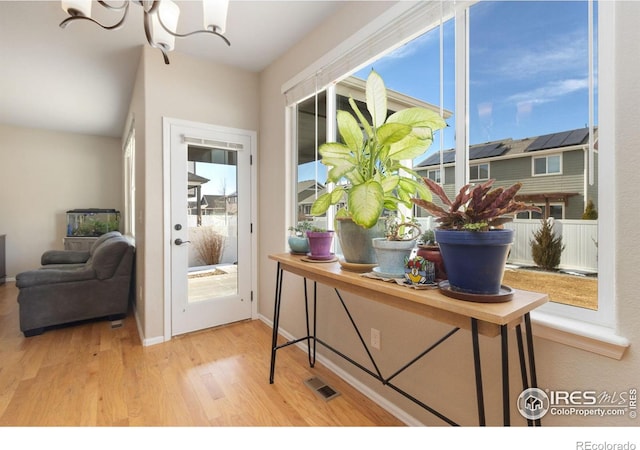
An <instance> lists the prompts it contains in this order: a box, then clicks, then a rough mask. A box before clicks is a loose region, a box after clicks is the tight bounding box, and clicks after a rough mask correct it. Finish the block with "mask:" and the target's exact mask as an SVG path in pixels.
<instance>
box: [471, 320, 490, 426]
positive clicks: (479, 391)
mask: <svg viewBox="0 0 640 450" xmlns="http://www.w3.org/2000/svg"><path fill="white" fill-rule="evenodd" d="M471 339H472V341H473V363H474V368H475V374H476V397H477V399H478V423H479V424H480V426H481V427H484V426H485V425H486V424H487V423H486V418H485V415H484V390H483V388H482V367H481V364H480V343H479V340H478V319H474V318H472V319H471Z"/></svg>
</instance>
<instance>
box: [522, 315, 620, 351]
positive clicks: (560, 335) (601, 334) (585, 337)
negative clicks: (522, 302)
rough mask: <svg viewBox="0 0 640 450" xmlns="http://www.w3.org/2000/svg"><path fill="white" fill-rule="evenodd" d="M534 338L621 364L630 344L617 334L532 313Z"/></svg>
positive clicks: (605, 329) (601, 327)
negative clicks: (605, 357)
mask: <svg viewBox="0 0 640 450" xmlns="http://www.w3.org/2000/svg"><path fill="white" fill-rule="evenodd" d="M531 322H532V324H533V335H534V336H537V337H540V338H542V339H547V340H550V341H553V342H558V343H561V344H565V345H569V346H571V347H575V348H579V349H581V350H586V351H588V352H592V353H596V354H599V355H603V356H607V357H609V358H613V359H617V360H621V359H622V357H623V356H624V352H625V351H626V349H627V348H628V347H629V345H630V343H629V340H628V339H627V338H624V337H622V336H618V335H617V334H616V333H615V330H613V329H611V328H607V327H603V326H600V325H594V324H590V323H586V322H581V321H579V320H574V319H567V318H564V317H558V316H555V315H551V314H547V313H543V312H539V311H532V312H531Z"/></svg>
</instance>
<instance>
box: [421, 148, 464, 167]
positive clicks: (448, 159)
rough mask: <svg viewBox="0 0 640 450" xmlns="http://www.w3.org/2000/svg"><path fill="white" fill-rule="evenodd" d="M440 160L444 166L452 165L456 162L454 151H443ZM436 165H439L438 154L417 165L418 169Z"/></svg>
mask: <svg viewBox="0 0 640 450" xmlns="http://www.w3.org/2000/svg"><path fill="white" fill-rule="evenodd" d="M442 158H443V161H444V164H449V163H452V162H454V161H455V160H456V153H455V151H454V150H445V152H444V154H443V155H442ZM437 164H440V153H439V152H437V153H434V154H433V155H431V156H429V157H428V158H427V159H425V160H424V161H422V162H421V163H420V164H418V167H426V166H435V165H437Z"/></svg>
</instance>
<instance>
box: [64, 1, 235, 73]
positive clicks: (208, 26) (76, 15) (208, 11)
mask: <svg viewBox="0 0 640 450" xmlns="http://www.w3.org/2000/svg"><path fill="white" fill-rule="evenodd" d="M92 3H93V1H92V0H62V9H63V10H64V11H65V12H66V13H67V14H69V17H67V18H66V19H64V20H63V21H62V22H61V23H60V28H65V27H66V26H67V25H69V24H70V23H71V22H75V21H78V20H88V21H90V22H93V23H95V24H96V25H98V26H100V27H102V28H104V29H105V30H117V29H118V28H120V27H122V24H124V21H125V19H126V18H127V14H128V12H129V5H130V4H131V3H135V4H137V5H140V6H141V7H142V8H143V9H144V33H145V35H146V37H147V41H148V42H149V45H151V47H153V48H157V49H159V50H160V51H161V52H162V56H163V57H164V63H165V64H169V56H168V55H167V53H168V52H170V51H172V50H173V49H174V46H175V38H177V37H179V38H183V37H188V36H192V35H194V34H199V33H206V34H213V35H216V36H219V37H220V38H221V39H222V40H223V41H224V42H226V44H227V45H229V46H230V45H231V43H230V42H229V39H227V38H226V37H225V36H224V32H225V28H226V23H227V10H228V7H229V0H202V11H203V22H204V29H202V30H196V31H192V32H190V33H184V34H180V33H178V32H177V29H178V17H179V16H180V8H179V7H178V5H176V4H175V3H174V2H172V1H171V0H155V1H152V0H124V1H123V2H122V4H120V5H116V6H114V5H111V4H109V3H107V2H105V1H103V0H98V2H97V3H98V4H99V5H100V6H103V7H104V8H106V9H108V10H112V11H119V12H121V13H122V17H121V18H120V20H119V21H118V22H117V23H115V24H113V25H103V24H101V23H100V22H98V21H97V20H95V19H94V18H92V17H91V6H92Z"/></svg>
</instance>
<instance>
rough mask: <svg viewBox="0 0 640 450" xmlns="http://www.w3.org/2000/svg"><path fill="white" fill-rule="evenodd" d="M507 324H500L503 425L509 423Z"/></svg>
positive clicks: (508, 424)
mask: <svg viewBox="0 0 640 450" xmlns="http://www.w3.org/2000/svg"><path fill="white" fill-rule="evenodd" d="M507 333H508V330H507V325H501V326H500V335H501V339H502V418H503V422H504V426H505V427H508V426H510V425H511V410H510V408H509V342H508V341H509V337H508V334H507Z"/></svg>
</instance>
